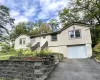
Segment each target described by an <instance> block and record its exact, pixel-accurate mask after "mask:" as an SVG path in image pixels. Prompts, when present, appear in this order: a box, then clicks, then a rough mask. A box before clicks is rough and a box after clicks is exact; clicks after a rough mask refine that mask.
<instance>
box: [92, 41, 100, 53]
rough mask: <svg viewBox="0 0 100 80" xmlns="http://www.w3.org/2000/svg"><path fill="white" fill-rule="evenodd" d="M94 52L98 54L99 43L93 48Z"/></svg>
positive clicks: (99, 51)
mask: <svg viewBox="0 0 100 80" xmlns="http://www.w3.org/2000/svg"><path fill="white" fill-rule="evenodd" d="M93 51H94V52H97V53H100V43H99V44H97V45H96V46H95V47H94V48H93Z"/></svg>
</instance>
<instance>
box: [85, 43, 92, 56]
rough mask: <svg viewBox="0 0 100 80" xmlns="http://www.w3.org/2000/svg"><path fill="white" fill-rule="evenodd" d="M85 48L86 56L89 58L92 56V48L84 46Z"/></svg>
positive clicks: (89, 45) (87, 45) (88, 45)
mask: <svg viewBox="0 0 100 80" xmlns="http://www.w3.org/2000/svg"><path fill="white" fill-rule="evenodd" d="M86 48H87V56H88V57H91V56H92V47H91V44H86Z"/></svg>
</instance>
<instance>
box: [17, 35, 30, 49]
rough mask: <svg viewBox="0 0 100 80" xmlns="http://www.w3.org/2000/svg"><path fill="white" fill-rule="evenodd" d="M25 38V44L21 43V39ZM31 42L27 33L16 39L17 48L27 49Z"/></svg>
mask: <svg viewBox="0 0 100 80" xmlns="http://www.w3.org/2000/svg"><path fill="white" fill-rule="evenodd" d="M22 38H25V39H26V40H25V44H20V39H22ZM28 44H30V37H29V36H27V35H21V36H19V37H18V38H17V39H16V40H15V49H27V48H28V47H27V45H28Z"/></svg>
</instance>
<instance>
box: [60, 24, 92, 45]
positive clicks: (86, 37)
mask: <svg viewBox="0 0 100 80" xmlns="http://www.w3.org/2000/svg"><path fill="white" fill-rule="evenodd" d="M74 27H75V29H80V30H81V38H78V39H70V38H69V35H68V32H69V31H71V30H74V29H73V26H71V27H69V28H67V29H66V30H64V31H62V32H61V34H60V35H59V42H60V45H76V44H86V43H92V42H91V35H90V29H89V28H88V27H84V26H78V25H74Z"/></svg>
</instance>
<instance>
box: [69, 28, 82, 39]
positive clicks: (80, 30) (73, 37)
mask: <svg viewBox="0 0 100 80" xmlns="http://www.w3.org/2000/svg"><path fill="white" fill-rule="evenodd" d="M77 30H79V31H80V37H76V36H75V31H77ZM72 31H74V37H73V38H71V37H70V32H72ZM68 37H69V39H78V38H82V36H81V30H80V29H76V30H70V31H68Z"/></svg>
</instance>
